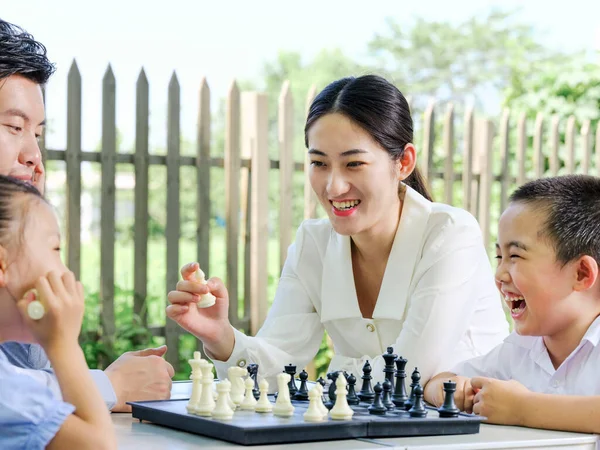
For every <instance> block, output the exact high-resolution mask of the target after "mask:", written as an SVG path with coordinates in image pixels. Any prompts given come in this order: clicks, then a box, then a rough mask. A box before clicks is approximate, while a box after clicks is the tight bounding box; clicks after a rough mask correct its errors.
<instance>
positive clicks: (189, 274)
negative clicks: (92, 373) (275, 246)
mask: <svg viewBox="0 0 600 450" xmlns="http://www.w3.org/2000/svg"><path fill="white" fill-rule="evenodd" d="M412 141H413V122H412V118H411V114H410V108H409V105H408V103H407V101H406V99H405V97H404V95H403V94H402V93H401V92H400V91H399V90H398V89H397V88H396V87H395V86H394V85H393V84H392V83H390V82H388V81H386V80H385V79H383V78H381V77H378V76H373V75H367V76H361V77H356V78H355V77H348V78H343V79H340V80H337V81H334V82H332V83H331V84H329V85H328V86H327V87H325V89H323V91H322V92H321V93H319V95H317V97H316V98H315V99H314V101H313V102H312V104H311V106H310V110H309V113H308V117H307V120H306V126H305V143H306V147H307V149H308V157H309V158H310V169H309V180H310V184H311V187H312V189H313V191H314V193H315V194H316V196H317V197H318V199H319V201H320V203H321V205H322V207H323V208H324V210H325V211H326V213H327V216H328V217H327V218H326V219H321V220H307V221H305V222H303V223H302V224H301V226H300V228H299V229H298V231H297V234H296V239H295V242H294V243H293V244H292V245H291V246H290V248H289V250H288V254H287V260H286V262H285V265H284V268H283V271H282V274H281V278H280V280H279V284H278V287H277V292H276V294H275V299H274V301H273V306H272V307H271V309H270V311H269V313H268V316H267V318H266V320H265V322H264V324H263V326H262V328H261V329H260V330H259V331H258V333H257V334H256V336H247V335H245V334H243V333H242V332H240V331H239V330H236V329H235V328H233V327H232V325H231V324H230V322H229V318H228V311H229V305H228V304H229V301H230V299H229V296H228V293H227V289H226V288H225V286H224V284H223V282H222V281H221V280H220V279H219V278H216V277H213V278H210V279H208V280H207V282H206V284H202V283H198V282H197V281H196V279H195V276H194V274H195V273H196V271H197V270H198V269H199V266H198V264H197V263H189V264H186V265H184V266H183V267H182V268H181V275H182V279H181V281H179V282H178V283H177V285H176V286H173V287H172V288H173V289H174V290H173V291H171V292H170V293H169V295H168V300H169V305H168V307H167V315H168V317H169V318H170V319H171V320H174V321H176V322H177V323H178V324H179V325H180V326H182V327H183V328H184V329H186V330H187V331H189V332H190V333H192V334H194V335H195V336H196V337H197V338H198V339H200V340H201V341H202V342H203V345H204V350H205V352H206V354H207V355H208V356H209V357H210V358H211V359H212V360H213V362H214V364H215V367H216V369H217V372H218V375H219V377H220V378H224V377H226V376H227V369H228V367H230V366H234V365H237V366H246V365H248V364H251V363H256V364H258V365H259V366H260V370H261V375H262V376H265V377H268V378H269V382H270V385H271V386H276V382H275V376H276V375H277V374H278V373H280V372H281V368H282V367H283V366H284V365H286V364H289V363H292V364H293V365H295V366H297V367H305V366H306V364H307V363H308V362H309V361H311V360H312V359H313V357H314V356H315V354H316V352H317V350H318V348H319V344H320V343H321V340H322V337H323V332H324V330H327V332H328V335H329V336H330V338H331V340H332V341H333V344H334V348H335V355H334V357H333V359H332V361H331V364H330V368H329V370H328V371H330V372H333V371H346V372H347V373H353V374H360V373H361V369H362V367H363V365H364V363H365V362H366V361H367V360H369V361H370V364H371V365H372V373H373V376H374V382H378V381H379V382H383V378H384V372H383V368H384V366H385V361H384V359H383V358H382V356H381V354H382V352H383V351H384V350H385V348H386V347H388V346H391V347H393V350H394V351H395V352H396V353H397V354H402V355H403V356H404V357H405V358H406V359H408V360H409V361H410V362H411V364H413V365H414V366H418V367H419V370H420V371H421V375H422V382H423V383H425V382H426V381H427V380H428V379H429V378H430V377H431V376H432V375H433V374H434V373H437V372H440V371H443V370H448V369H449V368H451V367H453V366H454V365H455V364H457V363H459V362H460V361H463V360H466V359H469V358H471V357H474V356H476V355H479V354H483V353H486V352H487V351H489V350H491V349H492V348H493V347H494V346H495V345H497V344H499V343H500V342H502V340H503V339H504V338H505V337H506V336H507V334H508V324H507V322H506V319H505V317H504V313H503V311H502V307H501V303H500V302H499V300H498V293H497V291H496V289H495V286H494V277H493V272H492V269H491V266H490V263H489V260H488V257H487V255H486V251H485V248H484V246H483V241H482V236H481V232H480V228H479V225H478V224H477V221H476V220H475V219H474V218H473V217H472V216H471V215H470V214H469V213H468V212H466V211H464V210H462V209H459V208H454V207H451V206H448V205H445V204H441V203H435V202H433V201H432V198H431V195H430V194H429V192H428V189H427V187H426V183H425V181H424V180H423V177H422V175H421V173H420V172H419V170H418V168H417V167H416V161H417V150H416V148H415V146H414V145H413V143H412ZM208 293H210V294H212V295H213V296H214V297H215V304H214V305H213V306H210V307H207V308H198V307H196V305H197V304H198V303H199V302H200V301H201V299H202V298H203V296H205V295H206V294H208Z"/></svg>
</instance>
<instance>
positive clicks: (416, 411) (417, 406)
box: [408, 385, 427, 417]
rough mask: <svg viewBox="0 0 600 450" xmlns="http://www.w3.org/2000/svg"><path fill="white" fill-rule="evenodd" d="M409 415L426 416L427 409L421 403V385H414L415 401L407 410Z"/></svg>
mask: <svg viewBox="0 0 600 450" xmlns="http://www.w3.org/2000/svg"><path fill="white" fill-rule="evenodd" d="M408 413H409V414H410V417H426V416H427V410H426V409H425V405H424V404H423V388H422V387H421V385H417V387H415V403H414V404H413V407H412V408H410V409H409V410H408Z"/></svg>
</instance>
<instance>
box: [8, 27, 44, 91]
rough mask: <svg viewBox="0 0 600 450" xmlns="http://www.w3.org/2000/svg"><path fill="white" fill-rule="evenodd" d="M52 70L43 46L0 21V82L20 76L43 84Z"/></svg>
mask: <svg viewBox="0 0 600 450" xmlns="http://www.w3.org/2000/svg"><path fill="white" fill-rule="evenodd" d="M54 70H55V68H54V65H53V64H52V63H51V62H50V60H49V59H48V57H47V56H46V47H44V45H43V44H41V43H40V42H37V41H36V40H35V39H34V38H33V36H32V35H30V34H29V33H27V32H25V31H24V30H23V29H22V28H20V27H18V26H16V25H13V24H11V23H8V22H6V21H4V20H2V19H0V80H2V79H4V78H8V77H10V76H11V75H21V76H23V77H25V78H27V79H29V80H31V81H33V82H35V83H37V84H45V83H46V82H47V81H48V78H50V75H52V74H53V73H54Z"/></svg>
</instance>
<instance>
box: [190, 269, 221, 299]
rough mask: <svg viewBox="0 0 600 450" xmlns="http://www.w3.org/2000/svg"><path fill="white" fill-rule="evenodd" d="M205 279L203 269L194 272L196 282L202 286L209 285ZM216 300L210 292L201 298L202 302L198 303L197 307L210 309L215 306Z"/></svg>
mask: <svg viewBox="0 0 600 450" xmlns="http://www.w3.org/2000/svg"><path fill="white" fill-rule="evenodd" d="M204 277H205V275H204V272H202V269H200V267H198V270H196V272H194V281H195V282H196V283H200V284H208V283H207V282H206V280H205V279H204ZM216 300H217V299H216V297H215V296H214V295H212V294H211V293H210V292H209V293H208V294H204V295H202V296H201V297H200V301H199V302H198V303H197V306H198V308H209V307H211V306H213V305H214V304H215V302H216Z"/></svg>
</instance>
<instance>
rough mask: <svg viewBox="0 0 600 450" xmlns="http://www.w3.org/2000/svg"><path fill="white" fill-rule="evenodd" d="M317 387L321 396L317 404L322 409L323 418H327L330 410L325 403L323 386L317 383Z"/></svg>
mask: <svg viewBox="0 0 600 450" xmlns="http://www.w3.org/2000/svg"><path fill="white" fill-rule="evenodd" d="M315 388H317V389H319V398H318V402H317V406H318V407H319V410H320V411H321V413H322V414H323V418H324V419H325V418H326V417H327V416H328V415H329V410H328V409H327V406H325V403H323V386H321V385H320V384H319V383H317V385H316V386H315ZM313 389H314V388H313Z"/></svg>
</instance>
